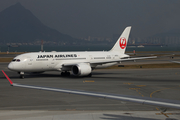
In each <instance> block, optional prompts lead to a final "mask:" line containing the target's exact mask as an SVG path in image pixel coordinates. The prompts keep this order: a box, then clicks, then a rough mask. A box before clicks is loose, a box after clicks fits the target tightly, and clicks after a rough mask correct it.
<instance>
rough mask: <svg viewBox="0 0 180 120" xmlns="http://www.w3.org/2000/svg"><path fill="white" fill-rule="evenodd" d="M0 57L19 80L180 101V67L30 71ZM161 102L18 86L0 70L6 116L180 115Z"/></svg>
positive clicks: (59, 119) (115, 118)
mask: <svg viewBox="0 0 180 120" xmlns="http://www.w3.org/2000/svg"><path fill="white" fill-rule="evenodd" d="M7 65H8V63H0V69H1V70H4V71H5V72H6V74H7V75H8V76H9V77H10V78H11V80H12V81H13V82H14V83H20V84H27V85H35V86H46V87H53V88H63V89H73V90H83V91H90V92H102V93H113V94H124V95H133V96H141V97H153V98H163V99H171V100H178V101H180V96H179V92H180V68H156V69H144V68H139V69H101V70H94V71H93V72H92V77H74V76H70V77H61V76H60V73H59V72H57V71H51V72H44V73H42V74H26V75H25V79H20V78H19V75H18V74H17V73H16V72H12V71H9V70H8V69H7ZM160 109H161V108H158V107H156V106H149V105H141V104H137V103H131V102H123V101H117V100H110V99H103V98H96V97H89V96H81V95H73V94H66V93H59V92H51V91H42V90H34V89H27V88H18V87H12V86H10V85H9V83H8V81H7V80H6V78H5V77H4V76H3V74H0V119H2V120H32V119H34V120H64V119H66V120H72V119H73V120H103V119H107V120H132V119H133V120H162V119H164V120H171V119H173V120H178V119H180V110H176V109H168V110H167V111H166V112H165V113H164V112H163V113H162V112H161V110H160Z"/></svg>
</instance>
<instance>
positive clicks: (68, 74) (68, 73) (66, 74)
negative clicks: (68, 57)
mask: <svg viewBox="0 0 180 120" xmlns="http://www.w3.org/2000/svg"><path fill="white" fill-rule="evenodd" d="M61 76H70V72H67V71H65V72H61Z"/></svg>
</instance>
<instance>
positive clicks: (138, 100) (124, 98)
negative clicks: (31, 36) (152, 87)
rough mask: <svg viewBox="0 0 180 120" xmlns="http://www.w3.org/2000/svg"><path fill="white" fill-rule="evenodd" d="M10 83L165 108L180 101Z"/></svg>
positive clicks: (175, 105)
mask: <svg viewBox="0 0 180 120" xmlns="http://www.w3.org/2000/svg"><path fill="white" fill-rule="evenodd" d="M3 74H4V75H5V76H6V78H7V79H8V78H9V77H8V76H7V75H6V74H5V72H4V71H3ZM8 81H9V82H10V84H11V85H12V86H15V87H23V88H30V89H38V90H47V91H54V92H63V93H69V94H77V95H86V96H94V97H101V98H105V99H106V98H108V99H116V100H121V101H128V102H135V103H140V104H143V105H144V104H145V105H154V106H161V107H167V108H175V109H180V101H174V100H163V99H157V98H148V97H136V96H128V95H117V94H107V93H98V92H86V91H78V90H70V89H60V88H49V87H41V86H31V85H21V84H17V83H13V82H12V81H11V80H10V78H9V79H8Z"/></svg>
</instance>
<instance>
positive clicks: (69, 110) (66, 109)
mask: <svg viewBox="0 0 180 120" xmlns="http://www.w3.org/2000/svg"><path fill="white" fill-rule="evenodd" d="M66 111H76V109H66Z"/></svg>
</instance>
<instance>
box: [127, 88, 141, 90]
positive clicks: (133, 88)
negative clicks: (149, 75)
mask: <svg viewBox="0 0 180 120" xmlns="http://www.w3.org/2000/svg"><path fill="white" fill-rule="evenodd" d="M129 89H131V90H140V89H141V88H129Z"/></svg>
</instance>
